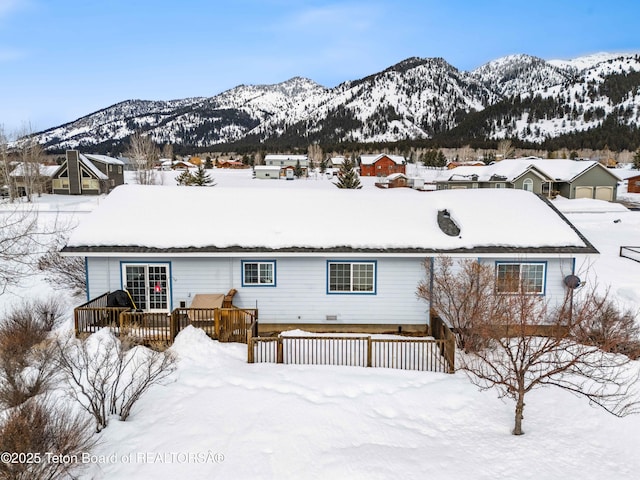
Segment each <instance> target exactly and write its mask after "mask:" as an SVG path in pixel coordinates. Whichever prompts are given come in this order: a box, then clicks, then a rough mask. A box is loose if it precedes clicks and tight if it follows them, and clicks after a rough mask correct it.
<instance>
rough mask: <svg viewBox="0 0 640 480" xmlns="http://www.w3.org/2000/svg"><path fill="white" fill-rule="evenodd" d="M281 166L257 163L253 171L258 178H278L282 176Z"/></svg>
mask: <svg viewBox="0 0 640 480" xmlns="http://www.w3.org/2000/svg"><path fill="white" fill-rule="evenodd" d="M280 170H281V168H280V167H278V166H273V165H256V166H255V167H253V172H254V174H255V177H256V178H263V179H265V178H266V179H270V180H278V179H279V178H280Z"/></svg>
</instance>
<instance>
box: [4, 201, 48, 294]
mask: <svg viewBox="0 0 640 480" xmlns="http://www.w3.org/2000/svg"><path fill="white" fill-rule="evenodd" d="M37 235H38V216H37V213H36V211H35V210H32V209H18V208H15V209H13V210H9V211H4V212H2V213H0V294H2V293H3V292H4V291H5V290H6V289H7V288H8V287H10V286H15V285H18V284H19V283H20V281H21V280H22V279H23V278H24V277H25V276H26V275H28V274H29V267H30V266H31V263H32V262H33V258H32V256H31V255H32V253H33V252H36V251H38V250H40V249H41V248H42V245H40V244H39V243H38V241H37Z"/></svg>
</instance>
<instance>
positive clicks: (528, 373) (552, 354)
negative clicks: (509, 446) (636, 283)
mask: <svg viewBox="0 0 640 480" xmlns="http://www.w3.org/2000/svg"><path fill="white" fill-rule="evenodd" d="M426 267H427V272H428V277H429V278H430V279H432V282H429V281H425V282H423V283H421V284H420V285H419V287H418V295H419V296H420V297H422V298H424V299H426V300H428V301H429V302H430V306H431V308H432V309H433V310H435V311H436V312H437V313H438V314H439V315H440V316H441V317H442V318H443V319H444V320H446V321H447V322H448V323H449V325H451V326H452V327H453V328H454V330H455V331H456V333H457V334H458V336H459V345H461V346H462V347H464V348H465V350H466V352H465V353H464V354H462V355H460V358H459V359H458V360H457V363H458V365H459V368H461V369H463V370H464V371H466V372H467V373H468V374H469V377H470V378H471V380H472V381H473V382H474V383H475V384H476V385H478V386H479V387H481V388H483V389H488V388H495V389H497V390H498V391H499V394H500V395H501V396H503V397H508V398H511V399H513V400H514V401H515V402H516V407H515V421H514V429H513V433H514V435H521V434H522V433H523V430H522V420H523V418H524V416H523V412H524V406H525V396H526V394H527V393H528V392H530V391H531V390H533V389H534V388H537V387H541V386H545V385H552V386H557V387H560V388H563V389H565V390H568V391H570V392H573V393H576V394H579V395H581V396H584V397H586V398H588V399H589V401H590V402H591V403H592V404H595V405H598V406H600V407H602V408H604V409H605V410H606V411H608V412H610V413H612V414H614V415H618V416H624V415H627V414H629V413H632V412H635V411H636V409H637V405H638V403H637V402H638V392H637V387H638V375H639V373H638V368H637V366H634V365H632V364H631V360H630V358H629V357H628V356H626V355H622V354H618V353H612V352H616V351H618V350H619V346H620V344H621V342H625V344H627V345H637V341H638V338H637V336H636V335H637V330H634V329H633V328H629V322H628V320H629V315H630V314H629V313H620V312H619V310H617V308H616V307H615V305H614V304H613V303H612V302H611V300H608V299H607V298H602V297H601V296H599V295H597V294H596V289H595V288H590V289H584V288H583V289H581V290H579V291H577V292H575V297H574V292H573V291H572V290H570V289H567V295H566V297H565V298H563V300H562V301H561V302H560V303H559V304H558V305H553V306H552V305H550V304H549V302H548V301H547V300H546V299H545V297H544V296H541V295H535V294H530V293H527V289H526V288H522V286H521V288H518V289H515V290H517V291H519V292H520V293H516V294H503V293H496V291H495V289H494V285H495V279H494V269H493V267H492V266H491V265H486V264H480V263H478V262H476V261H474V260H464V261H462V262H460V264H459V265H455V264H454V262H453V261H452V260H451V259H450V258H441V259H435V260H434V262H433V263H431V262H428V263H427V264H426ZM509 290H510V291H514V289H509ZM603 323H606V324H607V325H608V329H607V331H608V332H615V334H609V335H599V336H597V338H594V332H598V331H601V330H602V329H599V326H600V325H602V324H603ZM540 325H543V326H544V327H543V328H545V330H546V331H545V332H542V331H541V327H540Z"/></svg>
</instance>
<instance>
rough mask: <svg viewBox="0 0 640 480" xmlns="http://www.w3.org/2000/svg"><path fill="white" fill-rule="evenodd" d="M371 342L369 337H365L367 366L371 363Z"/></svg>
mask: <svg viewBox="0 0 640 480" xmlns="http://www.w3.org/2000/svg"><path fill="white" fill-rule="evenodd" d="M371 343H372V342H371V337H367V367H370V366H371V365H372V364H373V363H372V360H371V352H372V351H373V348H372V345H371Z"/></svg>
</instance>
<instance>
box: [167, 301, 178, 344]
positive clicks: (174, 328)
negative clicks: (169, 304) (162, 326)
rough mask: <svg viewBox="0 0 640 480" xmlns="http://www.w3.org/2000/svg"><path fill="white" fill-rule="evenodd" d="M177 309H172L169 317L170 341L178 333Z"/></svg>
mask: <svg viewBox="0 0 640 480" xmlns="http://www.w3.org/2000/svg"><path fill="white" fill-rule="evenodd" d="M177 312H178V310H177V309H174V310H173V312H171V318H170V319H169V336H170V337H171V342H173V341H174V340H175V339H176V335H177V334H178V313H177Z"/></svg>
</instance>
